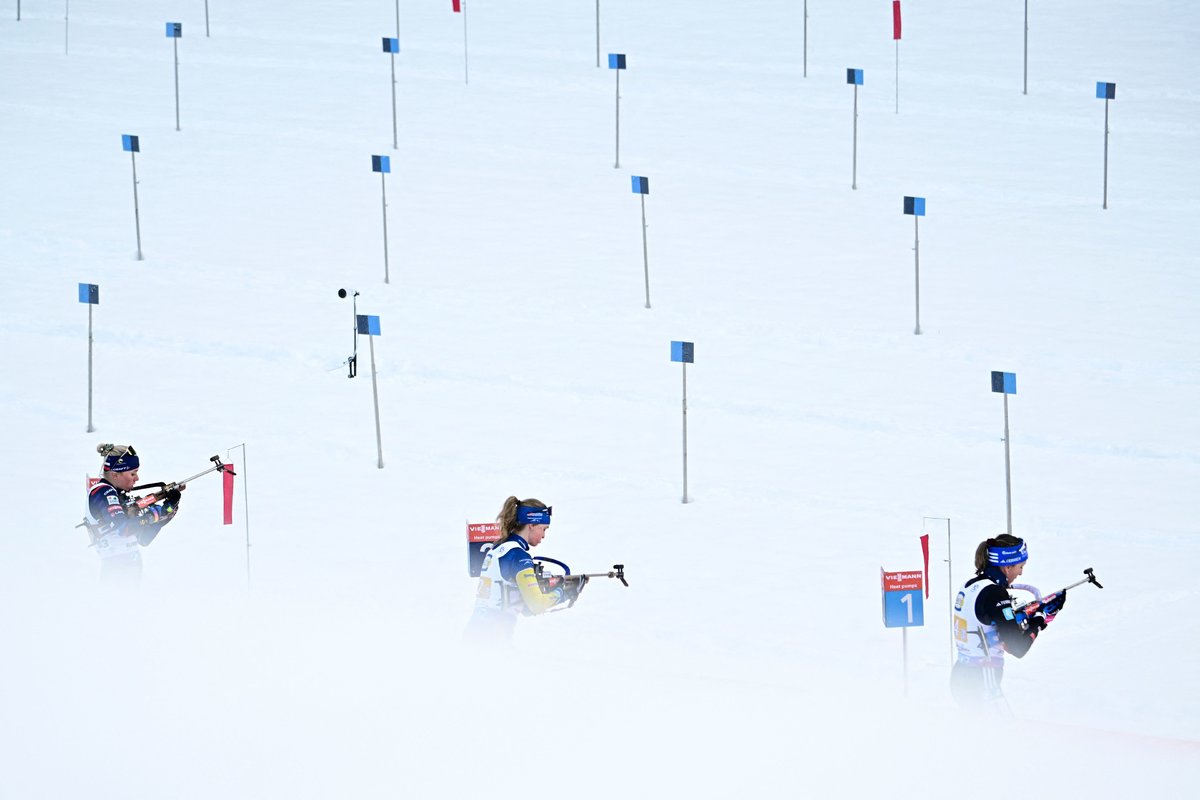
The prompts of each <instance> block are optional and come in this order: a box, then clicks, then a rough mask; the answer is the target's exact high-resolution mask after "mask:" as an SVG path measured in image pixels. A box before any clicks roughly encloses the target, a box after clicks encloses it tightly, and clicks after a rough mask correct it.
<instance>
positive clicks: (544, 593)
mask: <svg viewBox="0 0 1200 800" xmlns="http://www.w3.org/2000/svg"><path fill="white" fill-rule="evenodd" d="M550 514H551V508H550V507H549V506H547V505H546V504H545V503H543V502H542V501H540V500H534V499H529V500H518V499H517V498H516V497H510V498H508V499H507V500H505V501H504V505H503V507H501V509H500V514H499V516H497V517H496V521H497V522H499V523H500V530H501V532H502V533H503V535H504V538H503V539H501V540H500V541H499V542H497V543H496V544H495V545H494V546H493V547H492V548H491V549H490V550H488V551H487V554H486V555H485V556H484V558H483V566H482V568H481V570H480V575H479V588H478V590H477V591H476V593H475V612H474V614H473V615H472V616H471V621H470V622H469V623H468V624H467V631H466V638H467V639H468V640H472V641H486V642H493V643H506V642H508V641H510V640H511V638H512V632H513V630H514V628H516V624H517V617H520V616H532V615H536V614H542V613H545V612H546V611H549V610H550V609H552V608H554V607H555V606H557V605H558V604H559V603H563V602H569V601H570V600H571V599H572V597H570V596H568V591H569V587H565V586H563V585H557V586H547V587H546V588H545V589H543V587H542V586H540V585H539V584H538V580H537V571H536V570H535V569H534V563H533V557H532V556H531V555H529V550H530V548H533V547H537V546H538V545H539V544H541V543H542V541H543V540H544V539H545V538H546V532H547V530H548V529H549V528H550ZM575 591H578V590H577V589H575Z"/></svg>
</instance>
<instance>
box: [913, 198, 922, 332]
mask: <svg viewBox="0 0 1200 800" xmlns="http://www.w3.org/2000/svg"><path fill="white" fill-rule="evenodd" d="M920 226H921V218H920V217H918V216H917V215H916V214H913V255H914V258H915V259H916V276H917V327H916V328H914V329H913V333H915V334H916V335H917V336H920V335H921V231H920Z"/></svg>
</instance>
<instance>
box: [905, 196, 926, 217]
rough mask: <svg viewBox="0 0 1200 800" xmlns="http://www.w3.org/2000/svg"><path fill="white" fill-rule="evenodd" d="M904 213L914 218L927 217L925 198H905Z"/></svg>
mask: <svg viewBox="0 0 1200 800" xmlns="http://www.w3.org/2000/svg"><path fill="white" fill-rule="evenodd" d="M904 213H905V214H908V215H910V216H914V217H923V216H925V198H924V197H905V198H904Z"/></svg>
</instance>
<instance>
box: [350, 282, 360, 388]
mask: <svg viewBox="0 0 1200 800" xmlns="http://www.w3.org/2000/svg"><path fill="white" fill-rule="evenodd" d="M350 302H351V303H352V304H353V306H352V307H351V309H350V313H351V315H352V316H351V317H350V335H351V336H353V337H354V349H353V350H351V354H350V377H351V378H353V377H354V376H355V375H357V374H358V292H355V293H354V297H352V298H350Z"/></svg>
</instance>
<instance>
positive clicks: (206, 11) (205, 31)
mask: <svg viewBox="0 0 1200 800" xmlns="http://www.w3.org/2000/svg"><path fill="white" fill-rule="evenodd" d="M204 38H205V39H211V38H212V33H211V32H210V31H209V29H208V0H204ZM247 581H249V578H247Z"/></svg>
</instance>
